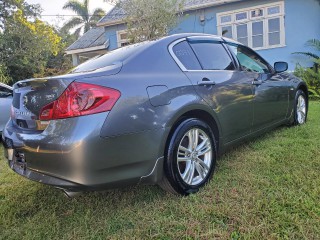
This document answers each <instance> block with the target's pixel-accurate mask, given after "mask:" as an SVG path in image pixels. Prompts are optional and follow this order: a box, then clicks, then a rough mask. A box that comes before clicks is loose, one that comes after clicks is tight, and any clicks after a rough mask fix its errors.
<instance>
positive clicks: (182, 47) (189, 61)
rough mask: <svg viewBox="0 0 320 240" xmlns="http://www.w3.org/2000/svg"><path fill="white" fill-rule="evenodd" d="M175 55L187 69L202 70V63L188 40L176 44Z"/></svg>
mask: <svg viewBox="0 0 320 240" xmlns="http://www.w3.org/2000/svg"><path fill="white" fill-rule="evenodd" d="M172 50H173V53H174V55H175V56H176V57H177V58H178V59H179V61H180V62H181V63H182V64H183V66H184V67H185V68H186V69H187V70H201V69H202V68H201V66H200V63H199V61H198V59H197V57H196V56H195V54H194V52H193V50H192V49H191V47H190V45H189V43H188V42H187V41H182V42H180V43H178V44H176V45H175V46H174V47H173V48H172Z"/></svg>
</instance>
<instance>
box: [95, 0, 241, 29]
mask: <svg viewBox="0 0 320 240" xmlns="http://www.w3.org/2000/svg"><path fill="white" fill-rule="evenodd" d="M239 1H241V0H222V1H219V2H216V3H207V4H202V5H196V6H193V7H188V8H185V9H184V10H183V11H185V12H188V11H194V10H199V9H203V8H208V7H213V6H219V5H223V4H227V3H232V2H239ZM119 24H125V21H124V20H116V21H112V22H106V23H103V22H102V23H97V26H98V27H110V26H114V25H119Z"/></svg>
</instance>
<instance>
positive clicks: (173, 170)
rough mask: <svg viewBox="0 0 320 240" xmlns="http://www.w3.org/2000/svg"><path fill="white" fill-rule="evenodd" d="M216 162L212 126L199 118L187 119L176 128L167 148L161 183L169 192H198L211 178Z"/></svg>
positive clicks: (185, 193)
mask: <svg viewBox="0 0 320 240" xmlns="http://www.w3.org/2000/svg"><path fill="white" fill-rule="evenodd" d="M215 164H216V143H215V138H214V135H213V132H212V130H211V129H210V127H209V126H208V125H207V124H206V123H205V122H203V121H201V120H199V119H187V120H185V121H183V122H182V123H181V124H180V125H179V126H178V127H177V128H176V130H175V131H174V133H173V135H172V137H171V139H170V142H169V144H168V146H167V150H166V159H165V163H164V177H163V180H162V182H161V183H160V186H161V187H162V188H163V189H164V190H166V191H169V192H172V193H175V194H181V195H188V194H190V193H195V192H197V191H198V190H199V189H200V188H201V187H202V186H204V185H205V184H206V183H207V182H208V181H209V179H210V178H211V176H212V174H213V171H214V168H215Z"/></svg>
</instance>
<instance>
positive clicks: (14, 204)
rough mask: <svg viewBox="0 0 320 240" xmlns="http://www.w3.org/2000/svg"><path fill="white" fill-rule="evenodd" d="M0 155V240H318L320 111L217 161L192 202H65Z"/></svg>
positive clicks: (118, 197) (142, 192) (131, 195)
mask: <svg viewBox="0 0 320 240" xmlns="http://www.w3.org/2000/svg"><path fill="white" fill-rule="evenodd" d="M2 151H3V150H2V148H1V149H0V154H1V157H0V238H1V239H88V238H90V239H133V238H134V239H150V238H154V239H212V238H216V239H320V103H317V102H312V103H311V107H310V114H309V121H308V124H306V125H305V126H302V127H295V128H288V127H282V128H280V129H277V130H275V131H273V132H271V133H269V134H267V135H265V136H263V137H261V138H259V139H257V140H255V141H253V142H250V143H247V144H244V145H242V146H240V147H238V148H236V149H234V150H233V151H231V152H229V153H228V154H225V155H224V156H223V157H222V158H221V159H220V160H219V161H218V166H217V169H216V172H215V175H214V177H213V180H212V181H211V182H210V184H208V186H207V187H205V188H204V189H203V190H202V191H200V192H199V193H198V194H195V195H191V196H189V197H178V196H173V195H170V194H167V193H165V192H163V191H162V190H161V189H159V188H158V187H157V186H140V187H133V188H127V189H121V190H114V191H110V192H102V193H89V194H86V195H84V196H80V197H78V198H75V199H72V200H69V199H67V198H66V197H65V196H64V195H63V194H62V192H60V191H59V190H56V189H54V188H52V187H48V186H44V185H41V184H38V183H34V182H31V181H29V180H26V179H24V178H23V177H20V176H18V175H17V174H14V173H13V172H12V171H11V170H10V169H9V168H8V167H7V165H6V162H5V161H4V159H3V157H2V155H3V152H2Z"/></svg>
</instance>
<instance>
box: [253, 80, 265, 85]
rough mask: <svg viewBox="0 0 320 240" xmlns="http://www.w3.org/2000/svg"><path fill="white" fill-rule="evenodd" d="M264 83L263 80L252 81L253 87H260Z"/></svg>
mask: <svg viewBox="0 0 320 240" xmlns="http://www.w3.org/2000/svg"><path fill="white" fill-rule="evenodd" d="M262 83H263V81H261V80H256V79H255V80H254V81H252V85H255V86H260V85H261V84H262Z"/></svg>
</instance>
